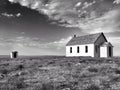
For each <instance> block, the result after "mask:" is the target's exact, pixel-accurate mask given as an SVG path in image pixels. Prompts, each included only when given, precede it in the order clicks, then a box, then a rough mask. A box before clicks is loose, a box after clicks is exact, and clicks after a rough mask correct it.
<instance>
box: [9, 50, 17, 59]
mask: <svg viewBox="0 0 120 90" xmlns="http://www.w3.org/2000/svg"><path fill="white" fill-rule="evenodd" d="M17 57H18V52H17V51H13V52H11V53H10V58H17Z"/></svg>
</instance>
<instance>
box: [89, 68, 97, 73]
mask: <svg viewBox="0 0 120 90" xmlns="http://www.w3.org/2000/svg"><path fill="white" fill-rule="evenodd" d="M88 71H89V72H95V73H96V72H98V70H97V69H96V68H94V67H91V68H88Z"/></svg>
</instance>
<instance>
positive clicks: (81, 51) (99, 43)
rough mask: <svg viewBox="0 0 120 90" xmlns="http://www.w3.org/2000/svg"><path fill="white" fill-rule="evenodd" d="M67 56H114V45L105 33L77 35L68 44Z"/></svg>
mask: <svg viewBox="0 0 120 90" xmlns="http://www.w3.org/2000/svg"><path fill="white" fill-rule="evenodd" d="M66 56H67V57H73V56H90V57H112V56H113V45H112V44H111V43H110V42H108V41H107V39H106V37H105V35H104V33H96V34H90V35H85V36H76V35H74V37H73V38H72V39H71V40H70V41H69V42H68V43H67V44H66Z"/></svg>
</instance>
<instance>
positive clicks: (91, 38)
mask: <svg viewBox="0 0 120 90" xmlns="http://www.w3.org/2000/svg"><path fill="white" fill-rule="evenodd" d="M100 35H104V34H103V33H96V34H89V35H85V36H78V37H73V38H72V39H71V40H70V41H69V42H68V43H67V45H66V46H69V45H83V44H92V43H95V41H96V40H97V39H98V37H99V36H100Z"/></svg>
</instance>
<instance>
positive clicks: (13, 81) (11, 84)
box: [7, 77, 26, 90]
mask: <svg viewBox="0 0 120 90" xmlns="http://www.w3.org/2000/svg"><path fill="white" fill-rule="evenodd" d="M7 84H8V85H7V87H8V88H10V89H11V90H12V89H13V90H19V89H23V88H25V86H26V83H25V82H24V78H17V77H12V78H9V79H8V82H7Z"/></svg>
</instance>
